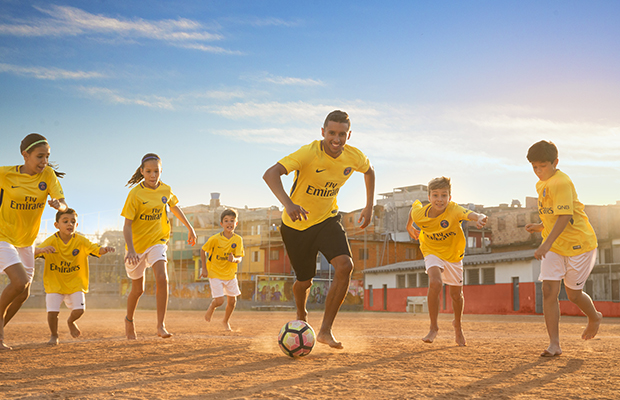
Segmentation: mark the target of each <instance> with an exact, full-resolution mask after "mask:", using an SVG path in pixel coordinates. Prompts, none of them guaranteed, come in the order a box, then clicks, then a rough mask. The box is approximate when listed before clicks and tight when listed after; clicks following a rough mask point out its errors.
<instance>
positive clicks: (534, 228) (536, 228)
mask: <svg viewBox="0 0 620 400" xmlns="http://www.w3.org/2000/svg"><path fill="white" fill-rule="evenodd" d="M544 229H545V227H544V226H543V223H542V222H540V223H538V224H527V225H525V230H526V231H528V232H529V233H534V232H542V231H543V230H544Z"/></svg>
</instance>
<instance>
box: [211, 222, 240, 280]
mask: <svg viewBox="0 0 620 400" xmlns="http://www.w3.org/2000/svg"><path fill="white" fill-rule="evenodd" d="M202 249H203V250H204V251H205V253H207V255H208V259H207V271H208V273H209V278H216V279H221V280H223V281H229V280H231V279H234V278H235V276H236V275H237V263H234V262H230V261H228V255H229V254H232V255H233V256H235V257H243V256H245V253H244V250H243V239H241V236H239V235H237V234H236V233H233V235H232V237H231V238H230V239H228V238H227V237H226V236H224V235H223V234H222V233H218V234H216V235H213V236H211V237H210V238H209V240H207V243H205V244H204V246H202Z"/></svg>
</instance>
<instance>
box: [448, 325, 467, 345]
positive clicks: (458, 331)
mask: <svg viewBox="0 0 620 400" xmlns="http://www.w3.org/2000/svg"><path fill="white" fill-rule="evenodd" d="M452 326H453V327H454V341H455V342H456V344H458V345H459V346H467V342H465V335H463V329H462V328H461V324H457V323H456V321H452Z"/></svg>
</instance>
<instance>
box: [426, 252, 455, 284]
mask: <svg viewBox="0 0 620 400" xmlns="http://www.w3.org/2000/svg"><path fill="white" fill-rule="evenodd" d="M424 265H425V266H426V273H427V274H428V269H429V268H430V267H439V269H441V279H442V280H443V283H445V284H446V285H450V286H463V261H459V262H455V263H453V262H449V261H446V260H442V259H441V258H439V257H437V256H434V255H432V254H430V255H428V256H426V257H424Z"/></svg>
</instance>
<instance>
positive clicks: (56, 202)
mask: <svg viewBox="0 0 620 400" xmlns="http://www.w3.org/2000/svg"><path fill="white" fill-rule="evenodd" d="M47 204H49V205H50V207H52V208H55V209H56V210H58V211H65V210H66V209H67V208H69V206H67V203H65V199H50V200H48V201H47Z"/></svg>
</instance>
